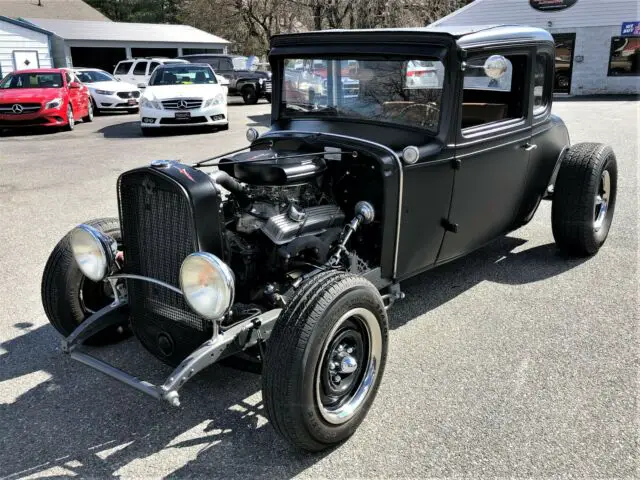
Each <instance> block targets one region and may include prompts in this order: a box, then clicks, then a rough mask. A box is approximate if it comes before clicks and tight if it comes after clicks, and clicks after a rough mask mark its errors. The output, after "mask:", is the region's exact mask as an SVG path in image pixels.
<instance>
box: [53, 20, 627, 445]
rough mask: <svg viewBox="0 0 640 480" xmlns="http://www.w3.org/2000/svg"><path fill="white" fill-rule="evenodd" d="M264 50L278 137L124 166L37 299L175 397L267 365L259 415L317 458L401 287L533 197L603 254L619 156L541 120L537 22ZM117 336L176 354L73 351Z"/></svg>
mask: <svg viewBox="0 0 640 480" xmlns="http://www.w3.org/2000/svg"><path fill="white" fill-rule="evenodd" d="M270 63H271V66H272V70H273V87H274V88H273V106H272V114H271V120H272V121H271V128H270V130H269V131H268V132H266V133H264V134H263V135H258V132H257V131H256V130H254V129H250V130H249V131H248V132H247V139H248V140H249V141H250V145H249V146H248V147H247V148H246V149H244V150H236V151H233V152H230V153H228V154H224V155H221V156H218V157H214V158H210V159H207V160H203V161H201V162H199V163H197V164H195V165H191V166H189V165H185V164H182V163H179V162H177V161H169V160H156V161H154V162H152V163H151V165H149V166H145V167H141V168H137V169H134V170H131V171H128V172H124V173H123V174H122V175H121V176H120V177H119V179H118V183H117V194H118V204H119V219H116V218H105V219H100V220H93V221H89V222H87V223H85V224H82V225H79V226H78V227H76V228H75V229H73V230H72V231H71V232H70V233H69V234H68V235H67V236H65V237H64V238H63V239H62V240H61V241H60V243H58V245H57V246H56V247H55V249H54V250H53V253H52V254H51V256H50V258H49V260H48V262H47V265H46V267H45V271H44V276H43V280H42V300H43V303H44V309H45V312H46V314H47V316H48V318H49V320H50V321H51V323H52V324H53V326H54V327H55V328H56V329H57V330H58V331H59V332H60V333H61V334H62V335H63V336H64V340H63V343H62V346H63V351H65V352H66V353H68V354H69V355H70V356H71V357H72V358H73V359H75V360H78V361H80V362H82V363H84V364H86V365H89V366H90V367H93V368H95V369H97V370H99V371H101V372H103V373H105V374H107V375H110V376H111V377H113V378H115V379H117V380H119V381H121V382H124V383H126V384H128V385H129V386H131V387H133V388H136V389H138V390H140V391H142V392H144V393H146V394H148V395H151V396H152V397H155V398H157V399H163V400H166V401H168V402H169V403H170V404H172V405H175V406H178V405H179V404H180V401H179V393H178V392H179V390H180V388H181V387H182V386H183V385H184V384H185V382H187V381H188V380H189V379H190V378H191V377H192V376H193V375H195V374H196V373H197V372H199V371H200V370H202V369H203V368H205V367H207V366H209V365H211V364H213V363H215V362H217V361H220V360H223V361H225V362H227V363H230V364H231V365H233V364H234V363H235V364H237V365H236V366H242V365H245V366H246V365H247V362H249V364H251V365H257V366H259V367H260V368H261V372H262V378H263V383H262V393H263V399H264V404H265V407H266V412H267V414H268V417H269V419H270V421H271V424H272V425H273V426H274V428H275V429H276V430H277V431H278V432H279V433H280V434H281V435H282V436H283V437H284V438H285V439H286V440H288V441H289V442H291V443H292V444H293V445H295V446H297V447H300V448H302V449H306V450H312V451H313V450H321V449H324V448H327V447H330V446H332V445H334V444H337V443H339V442H341V441H342V440H344V439H346V438H348V437H349V436H350V435H351V434H353V433H354V431H355V430H356V428H357V427H358V425H359V424H360V423H361V422H362V420H363V419H364V417H365V415H366V414H367V411H368V410H369V408H370V406H371V404H372V402H373V400H374V397H375V395H376V392H377V390H378V386H379V385H380V381H381V379H382V375H383V372H384V368H385V362H386V356H387V344H388V337H389V333H388V325H387V313H386V311H387V309H388V308H389V307H390V306H391V305H392V304H393V303H394V302H395V301H396V300H398V299H400V298H402V296H403V294H402V292H401V289H400V284H401V282H402V281H403V280H405V279H407V278H409V277H412V276H414V275H416V274H418V273H421V272H424V271H425V270H428V269H430V268H433V267H435V266H437V265H440V264H442V263H445V262H449V261H451V260H453V259H456V258H458V257H460V256H462V255H464V254H467V253H469V252H471V251H473V250H475V249H477V248H479V247H481V246H483V245H485V244H486V243H487V242H489V241H491V240H493V239H495V238H496V237H499V236H501V235H504V234H506V233H508V232H510V231H513V230H514V229H517V228H518V227H520V226H522V225H524V224H526V223H527V222H528V221H529V220H531V218H532V217H533V215H534V213H535V212H536V209H537V208H538V205H539V204H540V202H541V201H542V200H544V199H548V200H551V201H552V202H553V204H552V215H551V223H552V226H553V235H554V237H555V240H556V243H557V245H558V247H559V248H560V249H561V250H562V251H564V252H566V253H567V254H569V255H575V256H588V255H593V254H595V253H596V252H597V251H598V249H599V248H600V247H601V246H602V244H603V243H604V241H605V239H606V237H607V234H608V232H609V227H610V225H611V220H612V216H613V211H614V206H615V201H616V182H617V167H616V159H615V156H614V153H613V151H612V150H611V148H610V147H608V146H605V145H600V144H595V143H588V144H577V145H570V143H569V135H568V133H567V129H566V127H565V125H564V123H563V122H562V120H561V119H560V118H558V117H557V116H554V115H552V114H551V104H552V90H553V78H554V71H553V68H554V42H553V39H552V37H551V35H550V34H549V33H547V32H546V31H543V30H538V29H534V28H528V27H513V26H501V27H477V28H468V27H466V28H464V29H449V30H442V29H437V28H418V29H398V30H362V31H358V30H353V31H340V30H339V31H327V32H310V33H299V34H286V35H278V36H276V37H274V38H273V39H272V42H271V50H270ZM301 66H302V67H301ZM301 68H302V69H307V71H300V69H301ZM311 92H312V94H311ZM129 332H133V334H134V335H135V336H136V337H137V338H138V339H139V340H140V341H141V342H142V344H143V345H144V347H145V348H146V349H148V350H149V351H150V352H151V353H153V354H154V355H155V356H156V357H158V358H159V359H160V360H161V361H163V362H165V363H167V364H169V365H171V366H174V367H175V370H174V371H173V372H172V373H171V374H170V375H169V377H168V378H167V379H166V381H165V383H164V384H163V385H153V384H151V383H148V382H145V381H142V380H139V379H137V378H136V377H134V376H132V375H130V374H128V373H126V372H124V371H121V370H119V369H116V368H115V367H113V366H111V365H109V364H107V363H106V362H104V361H102V360H100V359H98V358H96V357H94V356H92V355H90V354H89V353H88V351H87V349H86V348H83V344H93V345H96V344H104V343H108V342H113V341H116V340H118V339H119V338H122V337H123V336H125V335H126V334H127V333H129ZM251 361H254V363H250V362H251Z"/></svg>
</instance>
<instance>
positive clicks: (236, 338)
mask: <svg viewBox="0 0 640 480" xmlns="http://www.w3.org/2000/svg"><path fill="white" fill-rule="evenodd" d="M123 277H125V276H124V275H117V276H114V277H110V278H108V280H109V282H110V283H111V286H112V288H113V291H114V292H115V293H116V295H115V300H114V302H113V303H112V304H111V305H108V306H106V307H104V308H102V309H101V310H98V311H97V312H96V313H94V314H93V315H91V316H90V317H89V318H87V319H86V320H85V321H84V322H82V323H81V324H80V325H79V326H78V327H77V328H76V329H75V330H74V331H73V332H72V333H71V334H70V335H69V336H68V337H66V338H65V339H64V340H63V341H62V351H63V352H65V353H67V354H69V356H70V357H71V358H72V359H74V360H77V361H78V362H80V363H84V364H85V365H88V366H89V367H91V368H94V369H95V370H98V371H100V372H102V373H104V374H105V375H109V376H110V377H112V378H115V379H116V380H118V381H120V382H122V383H124V384H126V385H129V386H130V387H132V388H135V389H136V390H138V391H140V392H142V393H146V394H147V395H149V396H151V397H153V398H156V399H158V400H166V401H167V402H169V403H170V404H171V405H173V406H175V407H178V406H180V396H179V394H178V391H179V390H180V388H182V386H183V385H184V384H185V383H186V382H187V381H188V380H189V379H190V378H191V377H193V376H194V375H195V374H196V373H198V372H200V371H201V370H203V369H205V368H206V367H208V366H210V365H212V364H214V363H216V362H217V361H218V360H220V359H221V358H224V357H226V356H229V355H232V354H234V353H238V352H240V351H242V350H244V349H246V348H249V347H252V346H254V345H256V344H258V343H259V342H261V341H264V340H266V339H267V338H269V336H270V335H271V330H272V329H273V325H274V324H275V321H276V320H277V319H278V317H279V316H280V312H281V311H282V309H279V308H276V309H273V310H269V311H267V312H264V313H260V314H256V315H253V316H251V317H249V318H247V319H245V320H243V321H242V322H239V323H237V324H235V325H232V326H231V327H229V328H227V329H224V330H222V331H220V332H216V333H214V335H213V337H212V338H211V339H210V340H207V341H206V342H204V343H203V344H202V345H200V346H199V347H198V348H197V349H196V350H194V351H193V352H192V353H191V355H189V356H188V357H187V358H185V359H184V360H183V361H182V362H181V363H180V365H178V366H177V367H176V368H175V370H174V371H173V372H171V374H170V375H169V376H168V377H167V379H166V380H165V381H164V383H163V384H162V385H154V384H152V383H149V382H147V381H145V380H140V379H139V378H137V377H135V376H133V375H131V374H129V373H127V372H125V371H123V370H120V369H118V368H116V367H114V366H113V365H110V364H108V363H107V362H104V361H102V360H100V359H98V358H96V357H94V356H92V355H89V354H88V353H86V352H84V351H82V350H81V349H80V348H79V347H80V346H81V345H82V344H83V342H84V341H85V340H87V339H88V338H89V337H91V336H93V335H95V334H96V333H98V332H100V331H102V330H104V329H106V328H109V327H112V326H116V325H118V324H120V323H121V322H122V317H121V316H119V315H117V313H118V311H119V310H121V309H123V308H124V307H126V306H127V305H128V299H127V297H126V294H124V293H123V292H122V291H121V290H118V289H117V285H116V282H117V280H118V279H119V278H123ZM138 279H139V280H142V279H143V278H142V277H138ZM144 280H147V281H153V280H152V279H144ZM153 282H154V283H161V282H157V281H153ZM172 289H175V287H172ZM176 290H177V289H176ZM214 330H217V329H214Z"/></svg>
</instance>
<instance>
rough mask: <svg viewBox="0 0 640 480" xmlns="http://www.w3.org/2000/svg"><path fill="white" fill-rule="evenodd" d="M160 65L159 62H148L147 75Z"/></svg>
mask: <svg viewBox="0 0 640 480" xmlns="http://www.w3.org/2000/svg"><path fill="white" fill-rule="evenodd" d="M159 66H160V62H151V63H150V64H149V75H151V74H152V73H153V71H154V70H155V69H156V68H158V67H159Z"/></svg>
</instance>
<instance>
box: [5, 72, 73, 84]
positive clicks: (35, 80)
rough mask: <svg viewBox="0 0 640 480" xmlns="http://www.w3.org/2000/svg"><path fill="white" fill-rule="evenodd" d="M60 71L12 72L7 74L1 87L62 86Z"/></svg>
mask: <svg viewBox="0 0 640 480" xmlns="http://www.w3.org/2000/svg"><path fill="white" fill-rule="evenodd" d="M61 87H62V75H60V74H59V73H12V74H9V75H7V76H6V77H5V78H4V80H2V83H0V88H61Z"/></svg>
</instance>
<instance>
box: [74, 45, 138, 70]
mask: <svg viewBox="0 0 640 480" xmlns="http://www.w3.org/2000/svg"><path fill="white" fill-rule="evenodd" d="M125 58H127V51H126V50H125V49H124V48H104V47H99V48H96V47H71V61H72V62H73V66H74V67H87V68H100V69H102V70H106V71H107V72H109V73H113V69H114V68H115V66H116V64H117V63H118V62H119V61H120V60H124V59H125Z"/></svg>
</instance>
